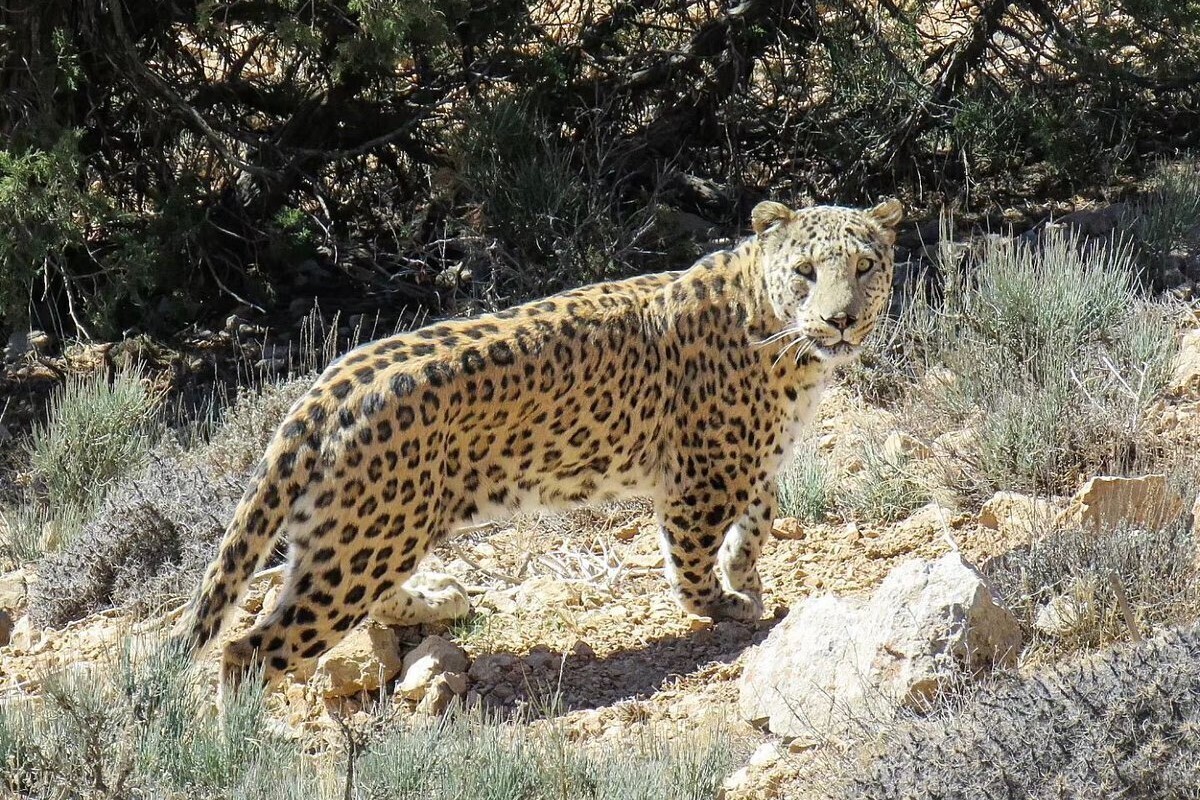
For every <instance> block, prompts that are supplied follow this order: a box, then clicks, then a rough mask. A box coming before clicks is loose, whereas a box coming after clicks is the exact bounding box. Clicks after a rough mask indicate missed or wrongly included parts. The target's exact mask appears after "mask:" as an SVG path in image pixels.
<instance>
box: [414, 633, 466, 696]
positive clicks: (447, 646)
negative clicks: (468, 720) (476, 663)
mask: <svg viewBox="0 0 1200 800" xmlns="http://www.w3.org/2000/svg"><path fill="white" fill-rule="evenodd" d="M468 663H469V662H468V659H467V654H466V653H464V652H463V651H462V648H460V647H459V646H458V645H456V644H453V643H452V642H448V641H446V640H445V639H443V638H442V637H440V636H428V637H426V638H425V639H424V641H422V642H421V643H420V644H419V645H417V646H416V647H414V648H413V649H412V650H411V651H410V652H409V653H408V655H406V656H405V657H404V662H403V671H402V673H401V674H402V676H403V677H402V678H401V680H400V686H399V687H398V688H397V690H396V692H397V694H399V695H401V696H402V697H404V698H405V699H408V700H413V701H418V702H419V701H420V700H422V699H423V698H424V697H425V695H426V694H427V693H428V692H429V691H430V688H431V687H432V686H433V684H434V682H435V679H436V678H438V677H439V676H441V675H444V674H446V673H448V672H454V673H463V672H466V670H467V665H468ZM463 690H464V691H465V690H466V686H465V685H464V686H463Z"/></svg>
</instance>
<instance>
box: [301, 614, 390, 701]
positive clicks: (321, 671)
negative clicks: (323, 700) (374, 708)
mask: <svg viewBox="0 0 1200 800" xmlns="http://www.w3.org/2000/svg"><path fill="white" fill-rule="evenodd" d="M403 668H404V658H403V656H401V654H400V637H399V636H398V635H397V633H396V630H395V629H394V628H389V627H384V626H383V625H379V624H377V623H374V622H369V623H367V624H366V625H365V626H363V627H360V628H357V629H355V630H354V631H351V633H350V635H349V636H347V637H346V638H345V639H342V641H340V642H338V643H337V644H336V645H334V646H333V647H332V648H330V649H329V650H328V651H327V652H326V653H325V654H324V655H322V656H321V657H320V658H319V659H318V660H317V669H316V673H315V674H314V675H313V678H312V683H313V685H314V686H316V687H317V688H319V689H320V690H321V691H322V693H323V694H324V695H325V696H326V697H348V696H350V695H353V694H358V693H359V692H363V691H367V692H370V691H374V690H376V689H378V688H379V687H380V686H382V685H383V684H385V683H387V682H388V681H390V680H391V679H392V678H394V677H395V676H396V675H398V674H400V670H401V669H403Z"/></svg>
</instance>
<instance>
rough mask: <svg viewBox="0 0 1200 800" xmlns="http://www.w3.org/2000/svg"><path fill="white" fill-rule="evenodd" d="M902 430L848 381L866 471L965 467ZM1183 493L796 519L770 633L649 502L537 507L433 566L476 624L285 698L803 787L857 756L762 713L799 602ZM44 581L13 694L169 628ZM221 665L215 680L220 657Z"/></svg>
mask: <svg viewBox="0 0 1200 800" xmlns="http://www.w3.org/2000/svg"><path fill="white" fill-rule="evenodd" d="M1184 344H1185V346H1184V347H1183V349H1182V352H1181V355H1180V358H1179V366H1178V371H1177V374H1176V377H1175V380H1174V389H1173V391H1172V393H1171V395H1170V396H1168V397H1167V398H1164V399H1163V400H1162V402H1161V403H1160V405H1159V408H1158V409H1157V412H1156V419H1157V424H1158V426H1159V427H1160V428H1161V430H1162V432H1164V433H1165V434H1166V435H1167V436H1169V437H1170V438H1172V439H1174V440H1177V441H1178V442H1179V443H1180V444H1181V445H1186V446H1193V445H1194V444H1195V443H1196V441H1197V439H1200V416H1198V414H1200V399H1198V398H1200V334H1196V333H1190V334H1188V335H1187V336H1186V337H1185V342H1184ZM896 425H897V421H896V420H895V419H894V418H893V417H892V415H891V414H889V413H888V412H886V411H882V410H879V409H877V408H873V407H869V406H868V405H866V404H864V403H862V402H861V401H859V400H858V399H856V398H855V397H854V396H853V395H852V394H851V393H849V392H847V391H845V390H836V391H834V392H833V393H832V394H831V395H830V397H829V398H828V399H827V401H826V402H825V403H824V405H823V407H822V412H821V415H820V418H819V420H818V422H817V431H816V435H817V441H818V446H819V448H820V449H821V450H822V451H823V452H825V453H827V454H828V455H829V456H830V458H831V459H832V463H836V464H839V465H840V467H841V468H842V469H851V470H852V469H853V468H854V459H855V458H856V457H857V455H856V454H857V453H858V452H859V450H860V447H861V441H862V437H863V435H864V432H871V434H872V435H873V436H878V435H879V434H880V433H882V434H883V439H884V441H885V442H886V444H885V449H889V448H890V449H891V450H894V451H903V453H904V454H905V455H906V457H908V458H910V459H912V461H913V463H914V464H915V465H916V468H917V469H918V470H919V471H936V470H939V469H944V468H945V463H947V459H945V458H944V457H943V456H944V449H945V448H946V447H949V446H952V445H953V442H949V443H948V442H945V441H937V442H922V441H919V440H917V439H915V438H913V437H912V436H909V435H908V434H906V433H904V432H902V431H899V430H897V429H896ZM1164 491H1168V490H1167V489H1165V488H1164V487H1163V486H1162V485H1159V484H1156V483H1155V482H1154V479H1149V480H1148V481H1143V482H1134V483H1126V484H1121V483H1120V482H1118V483H1116V484H1113V483H1106V482H1104V481H1098V482H1092V483H1090V484H1089V485H1087V486H1085V487H1083V488H1082V489H1081V493H1080V495H1079V496H1077V497H1076V498H1074V499H1071V498H1065V497H1064V498H1043V499H1040V500H1036V501H1035V500H1033V499H1031V498H1025V497H1021V496H1019V495H998V496H997V497H996V498H993V499H992V500H991V501H988V503H986V504H983V505H982V506H981V507H975V508H956V507H953V506H952V505H944V504H942V503H940V502H934V503H931V504H929V505H927V506H925V507H924V508H921V509H919V510H918V511H916V512H915V513H913V514H911V515H910V516H908V517H907V518H905V519H902V520H900V521H898V522H895V523H891V524H877V523H872V522H871V521H869V520H864V521H861V522H850V523H837V524H803V523H800V522H798V521H797V520H794V519H780V520H778V521H777V523H776V525H775V530H774V535H773V536H772V538H771V540H770V541H769V542H768V544H767V546H766V550H765V552H764V554H763V557H762V561H761V566H760V569H761V572H762V575H763V578H764V582H765V584H766V587H767V589H766V597H765V599H766V607H767V609H768V616H767V618H766V619H764V620H763V621H761V622H759V623H757V624H755V625H744V624H738V623H732V622H722V623H719V624H715V625H714V624H712V623H711V622H709V621H708V620H703V619H698V618H693V617H689V616H687V615H685V614H683V613H681V612H680V611H679V610H678V609H677V608H676V606H675V605H674V603H673V602H672V601H671V600H670V598H669V597H668V594H667V591H666V587H665V584H664V581H663V578H662V575H661V567H662V556H661V554H660V552H659V550H658V544H657V540H656V537H655V531H654V525H653V522H652V520H651V518H650V515H649V508H648V507H647V506H645V505H642V504H629V505H625V506H618V507H609V508H604V509H598V510H585V511H580V512H576V513H574V514H570V515H566V516H563V517H552V518H536V519H525V518H522V519H518V520H514V521H511V522H509V523H504V524H499V525H496V526H492V527H490V528H486V529H480V530H476V531H471V532H468V533H466V534H464V535H463V536H462V537H460V538H459V539H458V540H456V541H455V542H454V543H452V544H449V545H447V546H445V547H443V548H441V549H440V550H439V551H438V552H437V553H436V556H434V557H432V558H430V559H429V562H428V563H427V565H426V566H427V568H428V569H429V570H431V571H436V572H438V573H442V574H445V575H449V576H452V577H453V578H454V579H456V581H457V582H458V585H461V587H463V588H464V589H465V591H466V592H467V593H468V594H469V595H470V599H471V604H472V606H473V608H474V614H473V615H472V616H470V617H469V618H468V619H467V620H465V621H458V622H453V623H450V624H447V623H431V624H429V625H426V626H422V627H421V628H412V629H401V630H386V629H381V630H374V631H369V632H368V631H362V632H359V633H357V634H355V636H353V637H352V640H351V641H349V642H348V643H347V644H346V645H344V646H343V647H341V648H339V652H338V653H337V654H335V655H333V656H331V657H327V658H326V659H323V663H322V666H321V667H320V669H319V670H318V673H319V674H318V675H317V676H316V677H315V678H314V679H312V680H309V681H308V682H307V683H304V682H301V683H292V684H289V685H288V686H286V687H283V688H282V689H281V690H280V691H277V692H275V693H273V694H272V697H271V702H272V708H273V710H274V711H273V713H274V714H275V715H276V716H277V718H278V719H279V721H280V722H281V723H283V724H284V725H286V726H288V727H289V728H290V729H291V730H293V731H294V732H295V734H296V735H297V736H301V737H307V738H311V739H313V740H314V741H332V740H333V738H334V737H336V735H337V724H336V723H335V721H334V717H335V716H336V717H342V716H346V715H350V716H351V717H352V716H353V715H355V714H366V713H367V711H368V710H369V709H370V708H371V707H372V706H373V705H374V704H375V703H378V702H380V701H379V699H378V698H379V696H380V690H379V686H380V678H381V677H382V678H383V679H384V680H383V685H384V687H385V688H384V690H383V692H382V694H383V696H384V698H385V699H384V701H383V702H386V703H391V704H394V705H396V706H398V707H400V708H401V709H402V710H403V711H404V712H405V713H437V712H439V711H440V710H441V709H442V708H443V707H444V706H445V705H446V703H447V702H448V701H450V699H451V698H453V697H459V698H461V700H463V701H466V702H470V703H482V704H484V705H485V706H487V707H490V708H494V709H498V710H512V711H516V710H518V709H522V710H523V711H524V712H525V713H527V714H528V716H529V718H531V719H532V720H533V722H531V723H530V724H544V723H543V722H538V721H537V720H538V719H539V718H543V719H544V718H547V717H550V718H553V719H555V720H556V721H557V723H558V724H561V725H563V726H565V728H566V729H567V730H568V731H569V733H570V735H571V736H572V737H573V738H575V739H578V740H580V741H592V740H601V741H610V742H611V741H620V740H622V739H623V738H625V737H636V736H637V735H638V734H639V731H641V730H642V729H643V728H644V726H654V728H655V730H656V731H658V732H659V733H660V734H663V735H667V736H671V735H675V734H679V735H690V734H691V733H692V732H694V731H696V730H698V729H703V728H711V729H713V730H719V731H721V732H722V734H723V735H725V736H728V737H731V739H732V740H734V741H736V742H737V746H738V749H739V751H740V752H744V753H745V754H747V758H748V762H747V766H746V768H745V769H743V770H740V771H739V772H738V773H737V774H735V775H733V776H731V777H730V779H729V782H728V790H727V797H728V798H730V799H731V800H732V798H743V797H744V798H750V797H755V798H758V797H762V798H767V797H802V796H805V794H806V791H807V790H806V787H807V786H809V785H810V781H812V780H813V779H814V776H817V777H819V775H820V773H821V770H824V769H828V768H829V763H830V759H831V758H832V759H834V760H836V759H837V758H839V757H841V756H840V755H839V754H840V753H841V749H840V743H841V740H840V739H838V738H837V737H834V736H828V737H823V738H822V737H817V738H812V737H781V736H779V735H776V734H774V733H772V732H770V731H764V730H763V729H762V728H761V726H756V725H753V724H751V723H750V722H748V721H747V720H746V719H745V717H746V716H747V715H746V714H744V713H743V710H744V709H743V708H742V707H741V706H740V704H739V696H740V694H741V693H742V691H743V687H742V684H743V671H744V667H745V665H746V663H747V659H748V658H750V657H751V654H752V653H754V652H755V650H756V649H757V648H759V647H762V646H763V642H764V641H766V640H767V639H768V637H770V636H771V633H772V631H773V629H775V628H777V627H779V622H780V620H781V619H783V618H784V617H785V615H786V614H788V610H789V609H790V610H791V614H793V615H794V614H797V613H798V612H797V610H798V609H803V608H804V607H805V604H806V603H811V602H813V599H814V598H815V597H818V596H820V595H823V594H827V593H831V594H833V595H836V596H837V597H839V598H851V599H855V598H857V599H859V600H862V601H863V602H866V599H867V598H868V597H869V596H870V595H871V593H872V592H873V591H875V590H876V589H877V588H878V587H879V586H880V584H881V582H882V581H883V579H884V577H885V576H887V575H888V574H889V573H890V572H891V571H893V570H894V569H896V568H897V567H898V566H899V565H901V564H902V563H904V562H907V561H910V560H912V559H925V560H930V561H932V560H936V559H939V558H940V557H943V556H946V555H947V554H955V553H956V554H958V555H959V556H961V559H962V560H963V561H965V562H966V563H968V564H974V565H979V564H983V563H984V562H986V561H987V560H988V559H990V558H993V557H995V556H998V555H1000V554H1002V553H1004V552H1006V551H1008V550H1010V549H1012V548H1014V547H1019V546H1021V545H1022V544H1024V543H1026V542H1027V541H1028V538H1029V536H1030V531H1031V529H1033V528H1034V527H1036V525H1037V520H1038V519H1039V518H1041V519H1045V518H1052V517H1055V516H1059V515H1074V516H1073V518H1074V519H1075V520H1076V521H1081V520H1086V519H1090V518H1092V517H1096V516H1097V515H1105V514H1108V515H1112V514H1136V513H1142V512H1139V511H1138V509H1149V508H1159V509H1161V508H1162V507H1163V500H1162V498H1163V494H1162V493H1163V492H1164ZM947 502H948V501H947ZM1170 502H1171V503H1175V504H1181V503H1182V502H1183V499H1182V498H1179V499H1176V500H1171V501H1170ZM1176 510H1178V509H1176ZM1145 513H1151V512H1148V511H1147V512H1145ZM1089 515H1091V516H1090V517H1089ZM36 579H37V578H36V575H34V574H33V573H32V572H31V571H28V570H17V571H14V572H9V573H7V574H5V575H3V576H0V642H2V643H5V646H3V647H0V702H4V701H10V700H12V699H14V698H18V697H22V696H29V695H31V694H36V693H37V692H38V688H39V686H40V684H41V682H42V681H43V680H45V678H46V676H47V675H50V674H54V673H57V672H61V671H64V670H78V669H82V668H84V665H87V664H88V663H90V662H102V661H103V659H105V658H106V657H107V656H106V653H111V649H112V647H113V643H114V642H116V641H118V640H119V639H120V637H121V636H122V635H124V634H128V633H131V632H132V633H133V634H134V635H135V636H141V635H146V636H153V635H156V630H158V629H160V628H161V621H154V620H152V621H151V622H149V623H141V624H138V625H133V624H132V623H131V622H130V621H129V620H128V619H125V618H123V617H122V615H121V614H119V613H118V612H107V613H102V614H98V615H95V616H92V617H89V618H87V619H84V620H81V621H79V622H76V623H73V624H71V625H69V626H68V627H66V628H65V629H62V630H37V629H35V628H33V627H32V625H31V624H30V622H29V619H28V618H27V617H26V616H25V615H24V613H23V610H24V606H25V594H26V589H27V585H28V583H29V582H31V581H35V580H36ZM276 583H277V573H270V574H267V575H264V576H263V577H261V578H260V579H258V580H257V581H256V583H255V588H254V591H253V592H252V594H251V597H250V599H249V600H248V601H247V603H246V606H245V613H243V614H242V615H241V618H240V619H238V620H235V624H233V625H231V626H230V627H229V630H228V631H227V633H228V634H232V633H233V632H235V631H236V630H238V629H239V628H240V627H242V626H244V625H245V624H247V623H248V621H249V619H250V618H251V614H252V613H253V612H254V611H256V610H258V609H259V608H261V607H262V605H263V604H264V603H270V602H271V598H270V594H271V593H272V591H273V590H274V587H275V586H276ZM169 618H170V615H168V617H167V618H166V619H167V620H168V621H169ZM438 637H440V638H438ZM418 647H419V648H420V649H419V650H418V652H417V653H416V654H415V655H410V656H408V657H407V658H406V656H405V654H406V653H411V651H413V649H414V648H418ZM208 668H209V669H211V670H212V671H213V673H214V675H215V662H213V661H212V656H210V661H209V664H208ZM751 753H752V754H753V756H752V757H750V756H749V754H751Z"/></svg>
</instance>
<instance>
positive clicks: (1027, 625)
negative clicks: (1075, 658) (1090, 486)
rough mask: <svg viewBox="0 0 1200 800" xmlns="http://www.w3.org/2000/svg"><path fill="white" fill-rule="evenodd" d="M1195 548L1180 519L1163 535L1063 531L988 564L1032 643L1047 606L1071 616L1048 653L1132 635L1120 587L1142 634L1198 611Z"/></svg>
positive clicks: (1135, 531)
mask: <svg viewBox="0 0 1200 800" xmlns="http://www.w3.org/2000/svg"><path fill="white" fill-rule="evenodd" d="M1196 555H1197V554H1196V545H1195V541H1194V540H1193V537H1192V532H1191V529H1190V527H1189V526H1187V525H1185V524H1184V523H1183V522H1182V521H1180V522H1177V523H1175V524H1172V525H1168V526H1166V527H1164V528H1162V529H1160V530H1142V529H1138V528H1131V527H1128V526H1122V527H1117V528H1114V529H1109V530H1101V531H1084V530H1079V529H1067V530H1059V531H1054V532H1052V533H1050V534H1049V535H1047V536H1043V537H1040V538H1037V539H1035V540H1034V541H1033V542H1032V543H1031V544H1030V545H1029V546H1028V547H1024V548H1020V549H1018V550H1014V551H1011V552H1009V553H1006V554H1005V555H1003V556H1001V557H1000V558H998V559H996V560H994V561H992V562H991V563H990V564H988V565H987V567H986V570H985V572H986V574H987V576H988V579H989V580H991V581H992V583H993V584H994V585H995V586H996V588H997V589H998V590H999V591H1000V593H1001V594H1002V595H1003V596H1004V597H1005V598H1006V599H1007V600H1008V602H1009V605H1010V607H1011V608H1012V609H1013V611H1014V613H1016V615H1017V617H1018V619H1019V620H1020V621H1021V624H1022V627H1023V628H1024V629H1025V634H1026V638H1027V639H1028V640H1033V641H1035V642H1036V641H1039V640H1043V641H1044V639H1043V637H1042V636H1041V635H1040V634H1039V633H1038V631H1037V629H1036V628H1035V627H1034V621H1035V619H1036V618H1037V616H1038V613H1039V612H1040V611H1041V610H1042V609H1043V608H1045V606H1046V604H1047V603H1048V602H1050V601H1055V602H1057V603H1062V604H1064V605H1062V606H1060V607H1062V608H1063V609H1064V613H1066V614H1068V615H1069V617H1070V619H1069V620H1067V622H1068V623H1069V624H1068V625H1067V628H1066V629H1064V630H1063V632H1062V634H1061V635H1060V636H1059V638H1058V640H1057V641H1054V642H1048V643H1046V644H1049V646H1050V648H1051V650H1060V651H1061V650H1065V649H1074V648H1080V647H1096V646H1099V645H1102V644H1107V643H1110V642H1112V641H1115V640H1119V639H1122V638H1125V637H1127V636H1128V635H1129V629H1128V626H1127V623H1126V620H1125V617H1124V614H1123V609H1122V608H1121V602H1122V601H1121V599H1120V598H1119V596H1118V594H1117V590H1116V588H1115V587H1114V585H1113V581H1114V580H1116V581H1119V582H1120V587H1121V590H1122V591H1123V593H1124V595H1125V599H1126V601H1127V602H1128V604H1129V608H1130V609H1131V610H1132V612H1133V614H1134V617H1135V619H1136V624H1137V626H1138V628H1139V629H1140V630H1142V631H1146V630H1149V629H1152V628H1154V627H1158V626H1162V625H1167V624H1173V623H1179V622H1181V621H1183V620H1186V619H1192V618H1194V617H1195V616H1196V612H1197V611H1198V610H1200V606H1198V601H1200V575H1198V574H1197V570H1198V567H1197V564H1198V563H1200V562H1197V558H1196Z"/></svg>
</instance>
